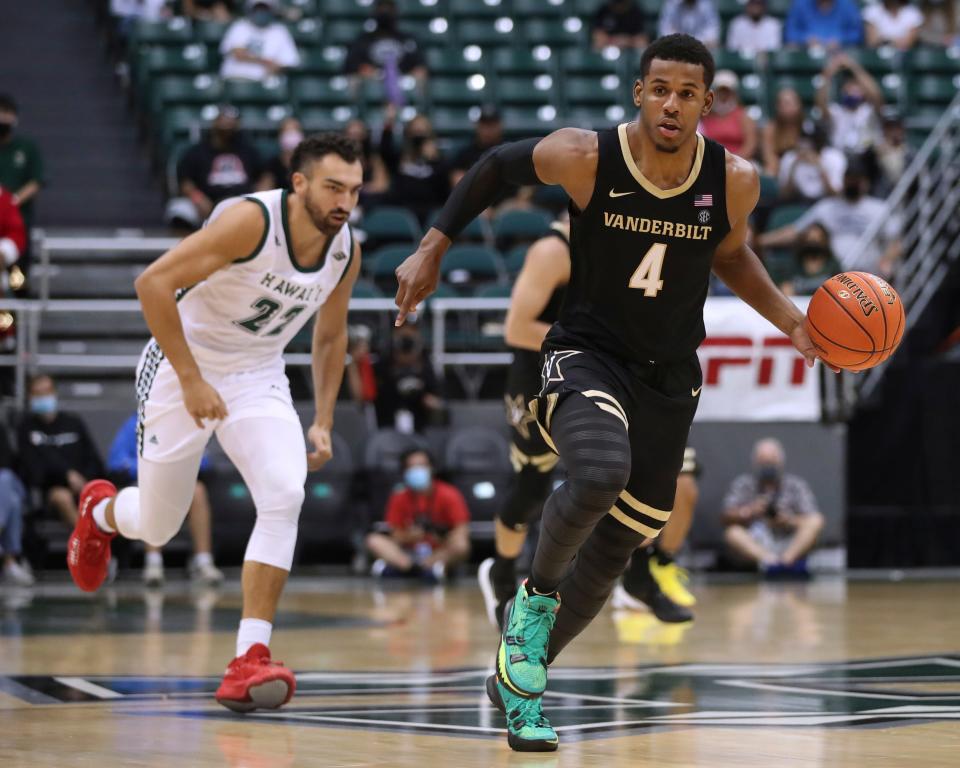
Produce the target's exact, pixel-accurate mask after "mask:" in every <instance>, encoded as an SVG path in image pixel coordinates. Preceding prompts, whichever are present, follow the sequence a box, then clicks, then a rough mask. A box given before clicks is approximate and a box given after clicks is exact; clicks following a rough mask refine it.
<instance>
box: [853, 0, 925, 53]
mask: <svg viewBox="0 0 960 768" xmlns="http://www.w3.org/2000/svg"><path fill="white" fill-rule="evenodd" d="M863 21H864V23H865V26H866V37H867V45H868V46H870V47H871V48H876V47H877V46H880V45H892V46H893V47H894V48H897V49H898V50H901V51H907V50H909V49H911V48H913V46H914V45H916V43H917V38H918V37H919V35H920V27H922V26H923V14H922V13H921V12H920V9H919V8H917V7H916V6H914V5H911V4H910V3H907V2H905V1H904V0H883V2H879V3H872V4H870V5H868V6H867V7H866V8H864V9H863Z"/></svg>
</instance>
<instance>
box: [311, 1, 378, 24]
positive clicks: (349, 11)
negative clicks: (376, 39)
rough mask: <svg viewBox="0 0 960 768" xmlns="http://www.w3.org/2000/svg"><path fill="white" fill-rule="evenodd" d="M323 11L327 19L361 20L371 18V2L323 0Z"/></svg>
mask: <svg viewBox="0 0 960 768" xmlns="http://www.w3.org/2000/svg"><path fill="white" fill-rule="evenodd" d="M322 6H323V7H322V9H321V10H322V12H323V16H324V18H327V19H348V20H351V21H357V20H359V21H360V22H363V21H365V20H366V19H368V18H370V11H371V4H370V3H360V2H358V0H322Z"/></svg>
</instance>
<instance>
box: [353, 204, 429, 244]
mask: <svg viewBox="0 0 960 768" xmlns="http://www.w3.org/2000/svg"><path fill="white" fill-rule="evenodd" d="M360 229H362V230H363V231H364V232H366V233H367V241H368V242H376V243H415V242H417V241H418V240H419V239H420V235H421V232H420V223H419V222H418V221H417V219H416V217H415V216H414V215H413V214H412V213H410V211H409V210H407V209H406V208H400V207H395V206H390V205H384V206H381V207H379V208H374V209H373V210H372V211H370V213H368V214H367V215H366V216H364V217H363V222H362V224H361V225H360Z"/></svg>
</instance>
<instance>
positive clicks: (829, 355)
mask: <svg viewBox="0 0 960 768" xmlns="http://www.w3.org/2000/svg"><path fill="white" fill-rule="evenodd" d="M905 326H906V318H905V317H904V314H903V302H901V301H900V297H899V296H898V295H897V292H896V291H895V290H893V288H891V287H890V285H889V284H888V283H887V282H886V281H885V280H883V279H881V278H879V277H877V276H876V275H871V274H870V273H869V272H841V273H840V274H839V275H835V276H834V277H831V278H830V279H829V280H827V281H826V282H825V283H824V284H823V285H821V286H820V287H819V288H817V292H816V293H815V294H813V298H812V299H810V306H809V307H808V308H807V331H808V333H809V334H810V338H811V340H812V341H813V343H814V345H815V346H816V348H817V352H818V354H819V355H820V357H822V358H823V359H824V360H825V361H826V362H828V363H830V364H831V365H835V366H837V367H838V368H846V369H847V370H848V371H862V370H865V369H867V368H873V366H875V365H879V364H880V363H882V362H883V361H884V360H886V359H887V358H888V357H890V355H892V354H893V352H894V350H895V349H896V348H897V345H899V344H900V339H902V338H903V331H904V328H905Z"/></svg>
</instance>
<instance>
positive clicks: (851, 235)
mask: <svg viewBox="0 0 960 768" xmlns="http://www.w3.org/2000/svg"><path fill="white" fill-rule="evenodd" d="M866 191H867V177H866V174H865V173H864V172H863V170H862V168H861V167H860V166H859V165H858V164H856V163H850V164H849V165H848V166H847V170H846V173H844V175H843V193H842V194H840V195H836V196H834V197H826V198H824V199H823V200H821V201H820V202H818V203H817V204H816V205H814V206H813V207H812V208H811V209H810V210H808V211H807V212H806V213H804V214H803V215H802V216H801V217H800V218H799V219H797V220H796V221H795V222H794V223H793V224H788V225H787V226H785V227H780V229H775V230H773V231H772V232H765V233H764V234H762V235H760V236H759V237H758V238H757V242H758V243H759V245H760V246H762V247H764V248H780V247H784V246H792V245H795V244H796V242H797V239H798V236H799V235H800V233H801V232H803V231H804V230H805V229H806V228H807V227H809V226H810V225H811V224H821V225H822V226H823V227H824V229H826V230H827V232H829V233H830V241H831V243H832V244H833V250H834V253H835V254H836V255H837V257H838V258H839V260H840V264H841V265H842V266H843V268H844V269H851V268H856V269H861V270H864V271H866V272H873V273H876V274H880V275H883V276H886V277H888V276H890V274H891V273H892V272H893V268H894V266H895V264H896V262H897V260H898V259H899V257H900V240H899V237H900V223H899V221H898V219H897V217H896V216H894V215H890V214H889V212H888V211H887V209H886V206H885V205H884V204H883V201H882V200H878V199H877V198H875V197H868V196H867V194H866ZM883 216H886V219H885V221H884V222H883V226H882V228H881V229H880V232H879V234H880V239H881V240H882V241H883V247H882V248H881V247H879V246H878V245H876V244H871V245H870V246H868V248H867V250H866V252H865V253H864V254H862V258H860V259H859V260H857V259H858V257H859V256H860V254H859V253H858V250H857V243H858V242H859V241H860V237H861V236H862V235H863V234H864V232H866V231H867V229H868V228H869V227H870V226H871V225H872V224H873V223H874V222H875V221H876V220H877V219H879V218H881V217H883ZM855 260H856V261H855Z"/></svg>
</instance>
